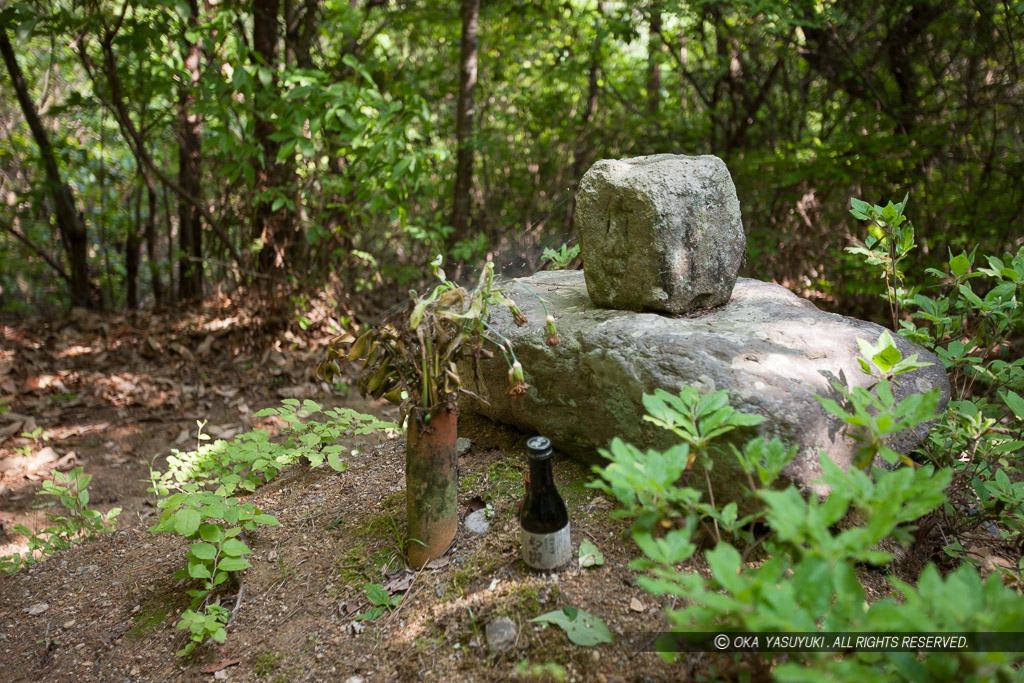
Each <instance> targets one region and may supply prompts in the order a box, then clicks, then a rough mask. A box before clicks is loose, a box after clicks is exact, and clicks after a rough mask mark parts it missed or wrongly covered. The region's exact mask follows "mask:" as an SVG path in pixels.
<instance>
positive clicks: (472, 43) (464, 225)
mask: <svg viewBox="0 0 1024 683" xmlns="http://www.w3.org/2000/svg"><path fill="white" fill-rule="evenodd" d="M479 30H480V0H462V48H461V56H460V58H459V103H458V107H457V109H456V111H455V138H456V141H457V142H456V144H457V146H458V152H457V161H456V168H455V199H454V202H453V207H452V227H454V228H455V232H454V238H455V239H456V240H460V239H466V238H467V237H469V225H470V215H469V213H470V204H471V199H472V197H471V193H472V190H473V115H474V113H475V112H474V109H473V91H474V89H475V88H476V74H477V34H478V33H479Z"/></svg>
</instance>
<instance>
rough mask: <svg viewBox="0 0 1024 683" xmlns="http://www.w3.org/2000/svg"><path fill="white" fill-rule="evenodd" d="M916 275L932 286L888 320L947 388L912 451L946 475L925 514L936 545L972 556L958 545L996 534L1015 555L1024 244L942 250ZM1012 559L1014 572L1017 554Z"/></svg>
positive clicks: (1022, 472) (1023, 417)
mask: <svg viewBox="0 0 1024 683" xmlns="http://www.w3.org/2000/svg"><path fill="white" fill-rule="evenodd" d="M876 208H877V207H876ZM868 263H869V265H875V266H876V267H878V265H879V264H878V263H877V260H870V259H869V260H868ZM982 264H985V265H982ZM883 267H884V266H883ZM925 274H926V275H928V276H929V277H930V278H932V279H933V280H934V281H937V283H936V284H933V285H931V286H929V287H928V288H927V290H922V289H921V288H920V287H916V288H915V287H911V288H909V290H908V291H907V292H906V294H907V297H906V299H905V301H904V306H905V310H906V311H908V312H909V313H910V319H909V320H907V319H902V320H899V321H898V322H899V333H900V334H901V335H902V336H904V337H907V338H908V339H911V340H913V341H915V342H917V343H918V344H921V345H923V346H925V347H926V348H928V349H930V350H932V351H933V352H934V353H935V355H936V356H938V358H939V359H940V361H941V362H942V365H943V367H944V369H945V370H946V371H947V373H948V374H949V380H950V385H951V389H952V397H951V400H950V401H949V404H948V406H947V408H946V410H945V412H944V414H943V415H942V418H941V420H940V421H939V422H938V423H937V424H936V425H935V426H933V427H932V429H931V431H930V432H929V434H928V438H927V441H926V442H925V444H924V446H923V447H922V448H921V454H920V459H926V460H927V461H930V462H932V463H933V464H934V465H936V466H937V467H945V468H950V469H951V470H952V471H953V472H954V476H953V480H952V482H951V484H950V487H949V491H948V497H949V500H948V501H947V502H946V503H945V504H944V505H943V506H942V508H941V509H940V510H937V511H936V512H935V513H934V515H933V517H934V518H935V520H934V521H935V523H937V524H939V525H941V527H942V529H943V534H944V536H945V538H946V539H947V542H946V543H945V544H944V546H943V550H944V552H945V553H946V554H948V555H949V556H950V557H952V558H954V559H957V560H963V561H967V562H971V563H977V562H978V559H977V558H975V557H973V556H972V555H970V554H967V553H966V552H965V551H964V548H965V547H966V546H967V545H970V544H976V543H979V542H980V543H982V544H985V545H989V544H991V543H993V542H996V543H998V542H999V540H1000V539H1001V540H1002V542H1003V548H1004V549H1006V550H1007V551H1008V552H1009V553H1010V554H1016V555H1017V556H1018V557H1019V556H1020V554H1021V550H1022V548H1024V534H1022V530H1021V522H1022V520H1024V500H1022V499H1021V491H1020V489H1019V488H1017V486H1016V484H1015V482H1020V481H1021V480H1024V467H1022V462H1021V460H1020V459H1019V458H1016V457H1014V454H1016V453H1019V452H1020V451H1021V450H1024V400H1021V398H1020V396H1021V394H1022V393H1024V358H1020V357H1019V353H1015V352H1014V350H1013V344H1012V341H1011V340H1013V339H1018V338H1019V337H1020V335H1021V334H1022V333H1024V306H1021V305H1020V303H1021V301H1022V300H1024V247H1022V248H1020V249H1018V250H1017V253H1016V254H1011V253H1005V254H1003V255H1002V256H1001V257H1000V256H992V255H989V256H982V255H979V254H977V251H976V250H972V251H970V252H966V251H963V252H960V253H957V254H954V253H953V252H950V253H949V258H948V260H947V261H946V263H945V267H944V268H928V269H927V270H926V271H925ZM921 291H927V292H928V293H929V294H928V295H925V294H923V293H921ZM876 365H878V363H877V360H876ZM879 367H881V366H879ZM876 376H877V375H876ZM894 382H895V380H894ZM1007 484H1009V485H1007ZM993 539H995V540H993ZM1017 566H1018V572H1017V574H1018V575H1019V573H1020V571H1022V570H1024V559H1018V563H1017ZM1000 571H1007V572H1009V570H1008V569H1005V568H1001V569H1000Z"/></svg>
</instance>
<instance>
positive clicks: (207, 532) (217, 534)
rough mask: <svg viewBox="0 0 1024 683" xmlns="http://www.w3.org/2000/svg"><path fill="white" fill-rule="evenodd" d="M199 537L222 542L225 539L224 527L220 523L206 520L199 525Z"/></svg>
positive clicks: (212, 541) (213, 541) (211, 541)
mask: <svg viewBox="0 0 1024 683" xmlns="http://www.w3.org/2000/svg"><path fill="white" fill-rule="evenodd" d="M199 537H200V538H201V539H203V540H204V541H209V542H210V543H220V542H221V541H222V540H224V529H223V528H222V527H221V525H220V524H212V523H210V522H204V523H203V524H200V525H199Z"/></svg>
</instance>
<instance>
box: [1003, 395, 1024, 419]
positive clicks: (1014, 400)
mask: <svg viewBox="0 0 1024 683" xmlns="http://www.w3.org/2000/svg"><path fill="white" fill-rule="evenodd" d="M1003 400H1004V401H1006V405H1007V406H1009V408H1010V410H1012V411H1013V414H1014V415H1016V416H1017V419H1018V420H1024V398H1021V397H1020V395H1019V394H1017V393H1016V392H1014V391H1009V390H1008V391H1007V392H1006V393H1005V394H1003Z"/></svg>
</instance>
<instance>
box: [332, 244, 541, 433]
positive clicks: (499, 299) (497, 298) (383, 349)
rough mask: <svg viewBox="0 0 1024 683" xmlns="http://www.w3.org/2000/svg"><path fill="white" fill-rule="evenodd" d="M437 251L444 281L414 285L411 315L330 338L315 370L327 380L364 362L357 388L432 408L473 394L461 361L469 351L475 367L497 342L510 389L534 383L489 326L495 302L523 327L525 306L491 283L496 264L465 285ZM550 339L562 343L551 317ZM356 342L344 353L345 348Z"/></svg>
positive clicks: (520, 391) (405, 404)
mask: <svg viewBox="0 0 1024 683" xmlns="http://www.w3.org/2000/svg"><path fill="white" fill-rule="evenodd" d="M441 262H442V259H441V256H438V257H437V258H436V259H435V260H434V261H433V263H431V264H430V265H431V268H432V269H433V271H434V274H435V275H436V276H437V278H438V279H439V280H440V284H438V285H436V286H435V287H434V288H433V290H432V291H431V292H430V294H428V295H425V296H419V295H418V294H417V293H416V292H415V291H411V292H410V293H409V294H410V299H411V301H410V303H409V308H408V309H407V310H408V315H403V316H398V317H396V318H395V319H393V320H391V321H389V322H387V323H385V324H383V325H381V326H379V327H373V328H370V329H369V330H367V331H365V332H363V334H361V335H360V336H359V337H358V338H357V337H355V336H354V335H352V334H344V335H340V336H338V337H335V338H334V339H332V340H331V343H330V345H329V346H328V352H327V355H328V357H327V360H326V361H324V362H323V363H321V364H320V366H319V368H318V374H319V375H320V377H322V378H324V379H326V380H328V381H330V380H331V379H332V378H333V377H334V376H335V375H336V374H338V373H339V371H340V365H341V363H343V362H345V361H347V362H356V361H361V362H362V370H361V372H360V375H359V380H358V388H359V391H360V392H361V393H362V394H363V395H369V396H373V397H374V398H381V397H383V398H385V399H387V400H389V401H391V402H392V403H394V404H396V405H401V406H402V408H403V414H404V413H406V412H408V409H409V408H410V407H412V406H418V407H420V408H424V409H427V410H430V409H433V408H435V407H438V406H441V405H448V406H451V407H454V404H455V400H456V397H457V396H458V394H459V392H466V393H469V394H473V395H474V396H475V395H476V394H474V393H473V392H472V391H470V390H469V389H468V388H467V386H466V385H467V383H466V382H465V380H464V378H463V377H462V376H461V375H460V373H459V365H458V361H459V359H460V358H463V357H466V356H468V357H469V358H471V359H472V360H473V365H474V367H475V366H476V362H477V361H478V360H479V359H481V358H490V357H492V356H493V352H492V351H491V350H489V349H487V348H485V347H484V341H489V342H491V343H493V344H494V345H495V346H496V347H497V348H498V350H499V351H500V352H501V353H502V355H503V356H504V357H505V360H506V361H507V362H508V366H509V394H510V395H511V396H519V395H522V394H523V393H526V391H527V390H528V389H529V385H528V384H527V383H526V381H525V378H524V376H523V370H522V365H521V364H520V363H519V361H518V360H517V359H516V356H515V352H514V351H513V349H512V347H511V345H510V344H509V342H508V340H507V339H505V338H504V337H503V336H502V335H501V334H500V333H499V332H497V331H496V330H494V329H492V328H491V327H490V326H489V325H488V324H487V316H488V312H489V310H490V308H491V307H492V306H496V305H497V306H504V307H505V308H507V309H508V310H509V312H510V313H511V314H512V319H513V320H514V322H515V324H516V325H519V326H522V325H525V324H526V322H527V320H526V316H524V315H523V313H522V311H521V310H520V309H519V307H518V306H517V305H516V304H515V302H514V301H512V299H510V298H509V297H508V296H507V295H506V293H505V291H504V290H503V289H502V288H501V287H500V286H498V285H496V284H495V281H494V264H493V263H491V262H488V263H487V264H486V265H485V266H484V269H483V271H482V272H481V274H480V279H479V281H478V282H477V285H476V287H475V288H474V289H472V290H467V289H465V288H463V287H460V286H458V285H456V284H455V283H454V282H452V281H450V280H448V278H447V277H446V275H445V272H444V270H442V268H441ZM545 330H546V332H547V334H548V339H549V343H552V341H554V340H557V341H554V343H557V342H559V341H561V340H560V339H558V335H557V332H556V331H555V322H554V319H549V320H548V321H547V322H546V324H545ZM348 344H351V346H350V347H349V348H348V350H347V351H345V350H344V347H345V346H346V345H348Z"/></svg>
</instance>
